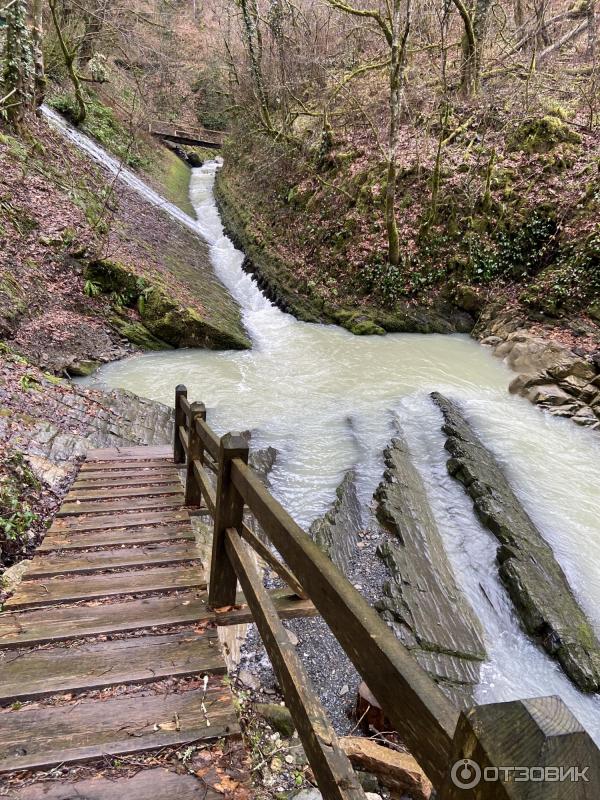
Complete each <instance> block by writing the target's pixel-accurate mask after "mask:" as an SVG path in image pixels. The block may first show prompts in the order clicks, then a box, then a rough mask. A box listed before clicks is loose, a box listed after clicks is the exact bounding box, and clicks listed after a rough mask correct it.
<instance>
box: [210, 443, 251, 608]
mask: <svg viewBox="0 0 600 800" xmlns="http://www.w3.org/2000/svg"><path fill="white" fill-rule="evenodd" d="M234 459H236V460H237V461H239V462H240V463H241V464H246V463H247V461H248V442H247V441H246V440H245V439H243V438H242V437H241V436H240V435H239V434H237V433H227V434H225V436H223V438H222V439H221V442H220V446H219V474H218V476H217V506H216V509H215V525H214V532H213V542H212V559H211V566H210V583H209V591H208V604H209V605H210V606H211V608H221V607H222V606H232V605H234V603H235V593H236V586H237V578H236V575H235V570H234V568H233V565H232V563H231V561H230V560H229V557H228V555H227V552H226V550H225V531H226V530H227V528H236V529H239V528H241V527H242V522H243V520H244V501H243V500H242V498H241V496H240V495H239V493H238V492H237V490H236V488H235V486H234V485H233V483H232V481H231V464H232V462H233V460H234Z"/></svg>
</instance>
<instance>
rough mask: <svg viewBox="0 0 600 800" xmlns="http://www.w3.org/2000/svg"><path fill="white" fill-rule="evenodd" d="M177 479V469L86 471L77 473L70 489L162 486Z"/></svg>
mask: <svg viewBox="0 0 600 800" xmlns="http://www.w3.org/2000/svg"><path fill="white" fill-rule="evenodd" d="M178 480H179V472H178V470H177V469H173V468H169V469H165V470H154V471H153V470H147V471H144V472H140V473H136V472H131V473H128V472H117V473H114V472H109V473H108V472H99V473H95V472H91V473H90V472H88V473H86V476H85V477H83V475H81V474H80V475H79V477H78V478H77V480H76V481H75V482H74V483H73V484H72V486H71V489H73V490H79V489H105V488H107V487H108V486H119V487H123V488H126V487H128V486H162V485H163V484H171V483H175V482H176V481H178Z"/></svg>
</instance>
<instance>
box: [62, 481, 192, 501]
mask: <svg viewBox="0 0 600 800" xmlns="http://www.w3.org/2000/svg"><path fill="white" fill-rule="evenodd" d="M182 491H183V487H182V485H181V481H177V483H174V482H171V483H166V484H156V483H154V484H140V485H139V486H104V487H103V486H99V487H97V488H93V489H90V488H80V487H74V488H72V489H71V491H70V492H69V493H68V494H67V496H66V497H65V502H67V503H68V502H71V501H75V500H110V499H111V498H114V497H133V498H136V497H148V496H149V495H151V496H152V497H157V496H162V495H171V494H179V495H180V494H182Z"/></svg>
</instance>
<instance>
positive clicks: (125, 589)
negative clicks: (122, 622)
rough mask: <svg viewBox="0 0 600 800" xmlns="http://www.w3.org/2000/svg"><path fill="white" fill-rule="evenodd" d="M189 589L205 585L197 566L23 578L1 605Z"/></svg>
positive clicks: (12, 606)
mask: <svg viewBox="0 0 600 800" xmlns="http://www.w3.org/2000/svg"><path fill="white" fill-rule="evenodd" d="M191 588H196V589H204V588H206V576H205V574H204V570H203V569H202V568H201V567H199V566H191V567H183V566H178V567H159V568H157V569H139V570H129V571H127V572H108V573H100V574H98V575H78V576H72V577H70V578H47V579H46V580H38V581H24V582H23V583H22V584H21V585H20V586H19V587H18V589H17V591H16V593H15V594H14V595H13V597H10V598H9V599H8V600H7V601H6V602H5V603H4V608H6V609H15V608H31V607H33V606H50V605H55V604H57V603H69V602H75V601H78V600H95V599H96V598H100V597H117V596H119V595H124V594H144V593H152V592H169V591H171V590H173V589H191Z"/></svg>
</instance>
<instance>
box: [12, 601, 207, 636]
mask: <svg viewBox="0 0 600 800" xmlns="http://www.w3.org/2000/svg"><path fill="white" fill-rule="evenodd" d="M206 599H207V598H206V592H204V591H195V592H194V591H192V592H182V593H181V594H178V595H172V594H171V595H158V596H155V597H144V598H142V599H141V600H126V601H123V602H120V603H117V604H115V603H106V604H104V605H102V604H96V605H91V606H68V605H61V606H56V607H55V608H41V609H36V610H34V611H16V612H14V613H10V612H5V613H4V614H0V648H2V649H4V648H13V647H28V646H30V645H32V644H46V643H48V642H60V641H66V640H67V639H77V638H80V637H85V636H98V635H100V634H108V633H122V632H125V631H134V630H142V629H144V628H153V627H159V626H161V625H179V624H183V623H188V622H201V621H204V620H214V618H215V614H214V613H213V612H212V611H209V610H208V606H207V604H206Z"/></svg>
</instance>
